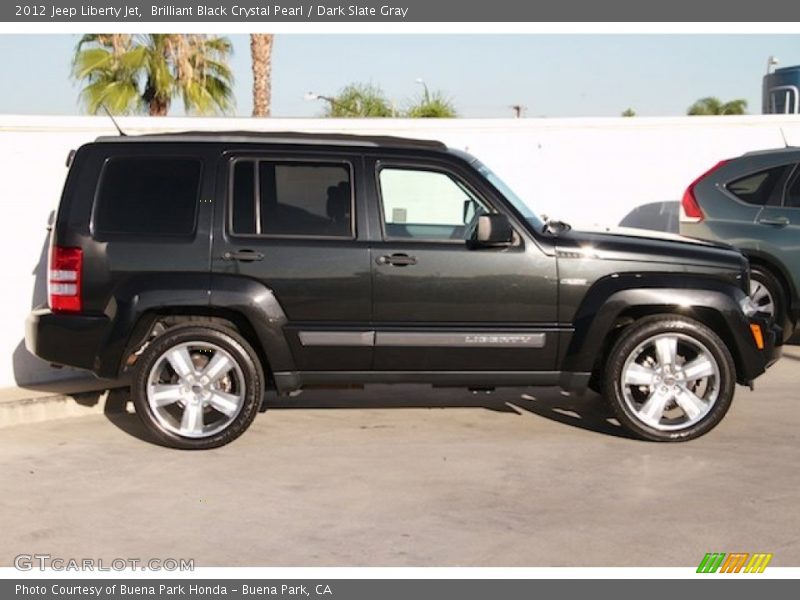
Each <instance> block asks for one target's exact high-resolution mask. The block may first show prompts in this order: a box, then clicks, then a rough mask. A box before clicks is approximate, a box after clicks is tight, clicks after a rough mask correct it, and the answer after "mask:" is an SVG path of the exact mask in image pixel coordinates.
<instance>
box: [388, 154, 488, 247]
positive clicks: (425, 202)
mask: <svg viewBox="0 0 800 600" xmlns="http://www.w3.org/2000/svg"><path fill="white" fill-rule="evenodd" d="M379 179H380V187H381V198H382V201H383V222H384V231H385V232H386V237H387V238H395V239H415V240H433V241H439V240H466V239H467V237H468V236H469V234H470V230H471V228H472V227H474V225H475V223H477V220H478V217H479V216H480V215H482V214H486V213H488V212H490V211H489V209H488V208H487V206H486V204H485V203H484V202H482V201H481V200H479V199H478V198H477V197H476V196H475V195H474V194H473V193H471V192H470V191H469V190H468V189H467V188H466V187H465V186H464V185H462V184H461V183H460V182H458V181H457V180H455V179H453V178H452V177H451V176H450V175H448V174H446V173H441V172H438V171H425V170H416V169H407V168H383V169H381V171H380V175H379Z"/></svg>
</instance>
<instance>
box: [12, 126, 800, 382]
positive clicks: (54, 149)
mask: <svg viewBox="0 0 800 600" xmlns="http://www.w3.org/2000/svg"><path fill="white" fill-rule="evenodd" d="M120 124H121V125H122V127H123V129H125V130H126V131H127V132H128V133H129V134H136V133H143V132H148V131H156V130H157V131H163V130H173V131H180V130H188V129H205V130H208V129H239V130H255V129H263V130H266V129H269V130H275V131H344V132H357V133H371V134H393V135H404V136H409V137H421V138H434V139H439V140H441V141H443V142H445V143H447V144H448V145H449V146H452V147H456V148H461V149H466V150H468V151H469V152H471V153H473V154H475V155H476V156H478V157H479V158H481V160H483V161H484V162H485V163H486V164H488V165H489V166H490V167H491V168H492V169H493V170H494V171H495V172H496V173H497V174H498V175H500V176H501V177H502V178H504V179H505V180H506V181H507V182H508V183H509V184H510V185H511V187H512V188H514V189H515V190H516V191H517V193H518V194H519V195H520V196H521V197H523V198H524V199H525V200H526V201H527V202H528V203H529V204H530V205H531V206H532V207H533V208H534V209H535V210H536V212H538V213H540V214H542V213H544V214H547V215H549V216H551V217H555V218H560V219H562V220H566V221H568V222H570V223H572V224H573V225H576V226H579V227H580V226H590V225H605V226H614V225H616V224H618V223H619V221H620V220H621V219H622V218H623V217H624V216H625V215H626V214H627V213H628V212H629V211H630V210H631V209H633V208H635V207H636V206H639V205H642V204H646V203H649V202H659V201H667V200H678V199H680V197H681V194H682V193H683V190H684V188H685V187H686V185H687V184H688V183H689V182H690V181H691V180H692V179H694V178H695V177H696V176H697V175H699V174H700V173H701V172H702V171H704V170H706V169H707V168H709V167H710V166H712V165H713V164H715V163H716V162H717V161H719V160H720V159H723V158H728V157H732V156H737V155H739V154H742V153H743V152H747V151H750V150H758V149H765V148H773V147H778V146H781V145H783V137H782V136H781V129H783V134H784V135H785V136H786V138H787V139H788V140H789V142H790V143H791V142H792V141H795V142H798V143H800V118H798V117H792V116H784V115H771V116H746V117H678V118H642V117H635V118H628V119H623V118H618V119H616V118H615V119H520V120H511V119H508V120H506V119H492V120H471V119H456V120H447V121H435V122H431V121H427V120H401V119H397V120H394V119H392V120H389V119H385V120H382V119H375V120H322V119H319V120H315V119H275V120H253V119H188V118H164V119H148V118H140V117H136V118H123V119H120ZM115 133H116V131H115V130H114V128H113V126H112V125H111V123H110V120H109V119H108V118H105V117H32V116H25V117H20V116H0V165H2V177H1V178H0V186H2V187H1V188H0V189H2V194H3V197H2V206H3V211H2V216H1V217H0V218H1V219H2V232H3V234H2V236H0V251H1V252H0V257H2V259H3V260H4V262H5V264H4V265H3V268H2V270H0V272H2V281H3V284H2V288H1V289H2V296H0V357H2V358H0V387H4V386H11V385H15V383H20V384H29V383H38V382H44V381H49V380H54V379H60V378H65V377H70V376H75V375H74V374H71V373H70V372H69V371H66V370H60V371H55V370H52V369H50V368H49V367H48V366H47V365H45V364H43V363H42V362H41V361H38V360H37V359H35V358H34V357H32V356H31V355H30V354H28V353H27V352H26V351H25V349H24V346H23V345H22V339H23V335H24V319H25V316H26V315H27V313H28V311H29V310H30V308H31V306H32V305H34V304H37V303H39V302H43V301H44V300H45V293H46V292H45V287H46V286H45V284H44V276H45V273H43V272H42V276H41V277H37V274H38V273H39V271H40V270H42V269H45V268H46V266H45V262H44V259H45V255H44V244H45V242H46V230H45V227H46V224H47V219H48V215H49V213H50V211H52V210H54V209H55V208H56V206H57V203H58V199H59V196H60V194H61V187H62V185H63V181H64V176H65V174H66V168H65V166H64V161H65V159H66V156H67V153H68V151H69V150H70V149H71V148H76V147H78V146H79V145H81V144H82V143H85V142H88V141H91V140H92V139H94V138H95V137H97V136H98V135H113V134H115Z"/></svg>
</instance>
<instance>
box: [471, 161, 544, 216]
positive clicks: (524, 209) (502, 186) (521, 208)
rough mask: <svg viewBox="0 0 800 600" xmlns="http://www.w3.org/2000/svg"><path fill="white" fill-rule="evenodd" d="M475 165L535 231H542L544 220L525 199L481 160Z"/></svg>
mask: <svg viewBox="0 0 800 600" xmlns="http://www.w3.org/2000/svg"><path fill="white" fill-rule="evenodd" d="M475 167H476V168H477V169H478V172H479V173H480V174H481V175H483V176H484V177H485V178H486V179H487V180H488V181H489V183H491V184H492V185H493V186H494V187H495V188H497V190H498V191H499V192H500V193H501V194H503V196H505V198H506V200H508V202H509V204H511V206H513V207H514V208H515V209H516V211H517V212H518V213H519V214H520V215H522V218H523V219H525V220H526V221H527V222H528V223H529V224H530V225H531V227H533V228H534V230H536V231H542V230H543V229H544V221H542V220H541V219H540V218H539V217H538V216H537V215H536V213H535V212H533V210H532V209H531V207H530V206H528V205H527V204H526V203H525V201H524V200H523V199H522V198H520V197H519V196H517V195H516V194H515V193H514V190H512V189H511V188H510V187H508V184H506V182H505V181H503V180H502V179H500V178H499V177H498V176H497V175H495V174H494V173H493V172H492V170H491V169H490V168H489V167H487V166H486V165H484V164H483V163H481V162H478V161H476V162H475Z"/></svg>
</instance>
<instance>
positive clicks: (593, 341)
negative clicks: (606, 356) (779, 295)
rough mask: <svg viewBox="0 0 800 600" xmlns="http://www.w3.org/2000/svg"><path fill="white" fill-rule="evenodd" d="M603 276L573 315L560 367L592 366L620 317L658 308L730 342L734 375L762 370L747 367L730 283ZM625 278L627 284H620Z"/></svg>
mask: <svg viewBox="0 0 800 600" xmlns="http://www.w3.org/2000/svg"><path fill="white" fill-rule="evenodd" d="M607 279H611V280H612V281H601V282H598V284H596V285H595V287H594V288H593V289H592V290H590V291H589V293H588V294H587V296H586V298H585V299H584V301H583V303H582V304H581V306H580V308H579V309H578V311H577V313H576V315H575V320H574V322H573V326H574V332H573V334H572V336H571V339H570V341H569V343H568V344H566V346H565V348H564V350H563V356H562V365H563V367H562V370H564V371H568V372H590V371H592V370H593V369H594V367H595V365H596V362H597V360H598V358H600V355H601V352H602V350H603V348H604V344H605V340H606V337H607V336H608V335H609V334H610V333H611V332H612V330H613V328H614V327H615V325H616V324H617V323H618V322H619V320H620V318H621V317H623V316H633V317H637V316H642V315H645V314H655V313H659V312H664V313H673V314H678V315H685V316H687V317H691V318H693V319H696V320H698V321H701V322H705V323H706V324H707V325H709V326H711V327H712V328H713V329H715V330H716V331H717V334H718V335H720V336H721V337H722V338H723V339H724V341H725V342H726V343H729V344H731V345H732V346H733V347H731V351H732V353H733V354H734V358H735V359H736V362H737V371H739V375H740V377H739V379H742V380H745V379H746V380H747V381H749V380H751V379H753V378H754V377H755V376H757V375H758V374H760V372H763V368H762V369H760V370H759V369H758V368H757V367H756V365H753V368H748V367H747V364H746V363H747V362H748V361H747V360H745V359H746V357H749V356H751V354H752V353H753V352H754V351H757V349H756V348H755V344H754V342H753V339H752V335H751V334H750V327H749V320H748V318H747V317H746V316H745V314H744V312H743V311H742V310H741V308H740V306H739V301H740V300H741V299H742V298H744V297H745V294H744V292H743V291H742V290H741V289H740V288H738V287H736V286H735V285H733V284H728V283H726V282H724V281H720V280H713V279H707V280H706V279H695V278H691V277H686V276H680V277H679V276H666V277H665V276H655V277H651V278H648V277H647V276H641V275H639V276H632V277H631V279H632V280H631V281H628V282H625V281H619V280H625V279H627V278H626V277H625V276H619V277H616V278H607ZM626 284H627V285H628V286H630V287H625V285H626ZM694 286H697V287H694ZM709 320H711V321H712V322H709ZM720 328H722V330H721V331H720ZM740 367H741V368H740ZM756 371H758V372H757V373H756ZM754 373H755V374H754Z"/></svg>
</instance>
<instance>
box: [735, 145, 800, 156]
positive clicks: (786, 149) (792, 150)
mask: <svg viewBox="0 0 800 600" xmlns="http://www.w3.org/2000/svg"><path fill="white" fill-rule="evenodd" d="M798 150H800V147H797V146H784V147H782V148H768V149H766V150H751V151H750V152H745V153H744V154H742V156H764V155H769V154H792V153H795V152H797V151H798Z"/></svg>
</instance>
